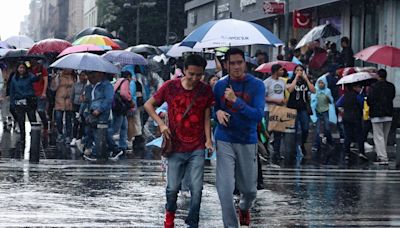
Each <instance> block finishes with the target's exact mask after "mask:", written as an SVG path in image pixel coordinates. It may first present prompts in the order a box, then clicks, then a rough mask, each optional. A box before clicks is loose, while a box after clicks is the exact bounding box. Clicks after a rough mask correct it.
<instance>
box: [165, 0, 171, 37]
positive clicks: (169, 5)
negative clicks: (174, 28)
mask: <svg viewBox="0 0 400 228" xmlns="http://www.w3.org/2000/svg"><path fill="white" fill-rule="evenodd" d="M170 11H171V0H167V32H166V34H165V44H166V45H169V19H170V18H169V14H170Z"/></svg>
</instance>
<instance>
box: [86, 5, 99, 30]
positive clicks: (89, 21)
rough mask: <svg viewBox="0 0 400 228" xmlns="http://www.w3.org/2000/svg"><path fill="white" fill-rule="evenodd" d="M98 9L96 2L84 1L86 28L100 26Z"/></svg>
mask: <svg viewBox="0 0 400 228" xmlns="http://www.w3.org/2000/svg"><path fill="white" fill-rule="evenodd" d="M97 15H98V7H97V5H96V0H84V2H83V18H84V23H83V25H84V27H85V28H88V27H93V26H96V25H97V24H98V16H97Z"/></svg>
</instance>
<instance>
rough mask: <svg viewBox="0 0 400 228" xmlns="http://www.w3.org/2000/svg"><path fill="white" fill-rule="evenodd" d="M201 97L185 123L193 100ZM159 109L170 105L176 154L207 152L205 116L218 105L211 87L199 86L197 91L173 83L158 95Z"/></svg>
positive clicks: (165, 85)
mask: <svg viewBox="0 0 400 228" xmlns="http://www.w3.org/2000/svg"><path fill="white" fill-rule="evenodd" d="M196 93H199V94H198V95H197V97H196V99H195V101H194V104H193V106H192V108H191V109H190V110H189V112H188V114H187V116H186V118H185V119H184V120H182V117H183V114H184V113H185V111H186V108H187V107H188V106H189V105H190V103H191V102H192V98H193V97H194V96H195V94H196ZM153 97H154V99H155V100H156V102H157V103H158V105H161V104H163V103H164V102H167V104H168V121H169V122H168V124H169V129H170V130H171V133H172V145H173V149H174V151H175V152H180V153H183V152H193V151H195V150H200V149H205V145H204V144H205V142H206V137H205V131H204V117H205V116H204V113H205V110H206V109H207V108H210V107H211V106H212V105H213V103H214V96H213V93H212V89H211V87H210V86H209V85H206V84H204V83H202V82H199V83H198V84H197V85H196V87H195V88H194V89H193V90H186V89H184V88H183V86H182V84H181V80H180V79H175V80H170V81H167V82H166V83H164V85H163V86H162V87H161V88H160V89H159V90H158V91H157V92H156V93H155V94H154V96H153Z"/></svg>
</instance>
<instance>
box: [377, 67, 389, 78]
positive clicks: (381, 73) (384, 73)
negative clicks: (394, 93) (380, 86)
mask: <svg viewBox="0 0 400 228" xmlns="http://www.w3.org/2000/svg"><path fill="white" fill-rule="evenodd" d="M377 74H378V76H379V77H380V78H383V79H386V77H387V71H386V70H385V69H379V70H378V73H377Z"/></svg>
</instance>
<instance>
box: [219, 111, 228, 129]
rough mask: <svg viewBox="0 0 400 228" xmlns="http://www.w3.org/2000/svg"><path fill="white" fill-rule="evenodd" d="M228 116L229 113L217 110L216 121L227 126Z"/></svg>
mask: <svg viewBox="0 0 400 228" xmlns="http://www.w3.org/2000/svg"><path fill="white" fill-rule="evenodd" d="M229 117H230V114H229V113H227V112H225V111H222V110H218V111H217V119H218V122H219V123H220V124H222V125H223V126H225V127H228V122H229Z"/></svg>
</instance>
